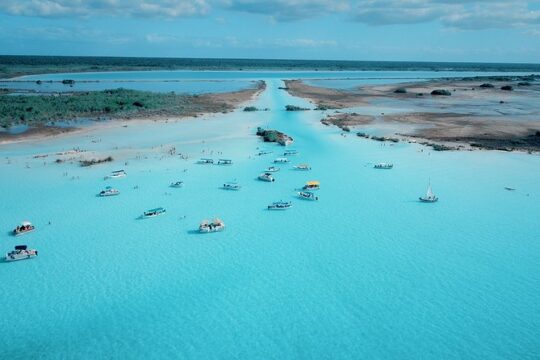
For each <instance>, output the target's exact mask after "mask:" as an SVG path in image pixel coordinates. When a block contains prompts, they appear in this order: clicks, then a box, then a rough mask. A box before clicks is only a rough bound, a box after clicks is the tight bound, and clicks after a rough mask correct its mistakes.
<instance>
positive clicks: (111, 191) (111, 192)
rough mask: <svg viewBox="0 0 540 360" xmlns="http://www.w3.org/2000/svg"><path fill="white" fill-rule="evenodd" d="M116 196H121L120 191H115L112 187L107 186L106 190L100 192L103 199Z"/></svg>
mask: <svg viewBox="0 0 540 360" xmlns="http://www.w3.org/2000/svg"><path fill="white" fill-rule="evenodd" d="M116 195H120V191H119V190H116V189H113V188H112V187H110V186H107V187H106V188H105V190H101V191H100V192H99V196H101V197H105V196H116Z"/></svg>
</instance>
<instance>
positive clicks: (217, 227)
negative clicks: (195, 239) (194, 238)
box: [199, 219, 225, 233]
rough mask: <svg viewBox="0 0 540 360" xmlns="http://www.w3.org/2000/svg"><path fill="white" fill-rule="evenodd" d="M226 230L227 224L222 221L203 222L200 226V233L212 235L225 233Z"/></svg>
mask: <svg viewBox="0 0 540 360" xmlns="http://www.w3.org/2000/svg"><path fill="white" fill-rule="evenodd" d="M224 229H225V223H223V221H222V220H221V219H214V220H212V221H208V220H203V221H202V222H201V224H200V225H199V232H200V233H211V232H218V231H223V230H224Z"/></svg>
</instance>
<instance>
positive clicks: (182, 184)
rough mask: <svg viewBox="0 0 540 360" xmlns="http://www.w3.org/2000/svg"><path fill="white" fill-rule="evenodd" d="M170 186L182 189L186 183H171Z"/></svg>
mask: <svg viewBox="0 0 540 360" xmlns="http://www.w3.org/2000/svg"><path fill="white" fill-rule="evenodd" d="M170 186H171V187H173V188H181V187H183V186H184V182H183V181H176V182H173V183H171V185H170Z"/></svg>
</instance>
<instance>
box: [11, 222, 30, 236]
mask: <svg viewBox="0 0 540 360" xmlns="http://www.w3.org/2000/svg"><path fill="white" fill-rule="evenodd" d="M35 229H36V227H35V226H34V225H32V223H30V221H23V222H22V223H21V225H19V226H17V227H16V228H15V229H13V235H15V236H20V235H24V234H28V233H30V232H32V231H34V230H35Z"/></svg>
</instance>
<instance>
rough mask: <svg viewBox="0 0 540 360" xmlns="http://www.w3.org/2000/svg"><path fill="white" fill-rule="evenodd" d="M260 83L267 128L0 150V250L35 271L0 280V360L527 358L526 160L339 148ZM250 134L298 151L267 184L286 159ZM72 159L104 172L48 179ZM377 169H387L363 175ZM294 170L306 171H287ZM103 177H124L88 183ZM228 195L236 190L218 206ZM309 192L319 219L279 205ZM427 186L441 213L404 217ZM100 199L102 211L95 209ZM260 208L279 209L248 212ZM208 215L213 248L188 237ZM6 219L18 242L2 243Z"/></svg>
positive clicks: (530, 239)
mask: <svg viewBox="0 0 540 360" xmlns="http://www.w3.org/2000/svg"><path fill="white" fill-rule="evenodd" d="M267 83H268V88H267V90H266V91H265V92H264V93H263V94H262V95H261V96H260V97H259V98H258V99H257V100H256V101H254V105H255V106H258V107H268V108H270V109H272V111H269V112H258V113H244V112H241V111H238V112H235V113H230V114H226V115H219V116H208V117H205V118H204V119H201V118H199V119H195V120H187V121H178V122H174V121H169V122H168V123H150V122H148V123H129V122H126V124H127V125H128V126H127V127H123V126H122V125H123V124H118V125H114V126H111V127H108V128H105V127H103V128H97V129H95V130H93V131H91V132H88V133H84V134H71V135H68V136H65V137H61V138H55V139H49V140H46V141H39V142H32V143H27V144H13V145H3V146H2V147H0V155H1V163H0V169H1V170H0V171H1V174H2V176H1V177H0V198H1V199H2V201H1V202H0V211H1V213H2V215H3V216H2V217H0V228H1V229H3V234H1V235H0V238H1V239H2V240H1V241H2V246H1V248H2V250H3V251H7V250H9V249H10V248H12V247H13V246H14V245H16V244H21V243H26V244H28V245H29V246H31V247H35V248H36V249H38V250H39V254H40V255H39V257H38V258H37V259H34V260H30V261H20V262H15V263H0V281H1V283H2V284H3V291H2V297H1V299H2V302H1V304H2V306H1V307H0V319H1V322H2V326H1V327H0V346H1V348H2V350H3V352H2V357H4V358H6V359H30V358H43V359H59V358H66V359H73V358H77V359H96V358H108V359H126V358H130V359H147V358H171V359H172V358H193V359H200V358H220V359H222V358H223V359H231V358H242V359H244V358H247V359H251V358H270V359H284V358H285V359H293V358H294V359H296V358H332V359H358V358H369V359H372V358H375V359H396V358H399V359H419V358H429V359H443V358H444V359H453V358H467V359H535V358H538V357H539V356H540V350H539V349H540V340H539V338H538V333H539V330H540V308H539V306H540V305H539V304H540V290H539V288H538V284H539V283H540V261H539V260H540V258H539V254H540V242H539V241H538V239H539V238H538V233H539V232H540V222H539V221H538V219H539V215H540V201H539V199H540V182H539V181H538V179H539V178H540V157H538V156H537V155H527V154H521V153H500V152H482V151H476V152H432V151H430V150H429V149H428V148H423V147H421V146H418V145H415V144H405V143H399V144H396V145H394V146H389V145H386V146H383V145H381V144H380V143H379V142H374V141H370V140H365V139H360V138H357V137H356V136H354V135H349V136H346V137H343V136H341V135H340V132H339V131H338V130H337V129H335V128H330V127H324V126H323V125H321V124H320V122H319V120H320V116H321V115H320V113H317V112H285V111H283V110H281V109H283V108H284V105H285V104H297V105H301V106H304V105H307V104H306V103H305V101H304V100H301V99H297V98H292V97H290V96H289V95H288V94H287V93H286V92H285V91H282V90H278V87H279V86H283V83H282V82H281V81H280V80H279V79H272V78H270V79H268V80H267ZM257 126H269V127H270V128H277V129H279V130H281V131H284V132H286V133H288V134H290V135H291V136H293V137H294V139H295V144H294V145H293V148H295V149H297V150H298V151H299V155H298V156H296V157H291V161H292V163H291V165H283V164H280V165H279V166H280V167H281V168H282V169H281V171H280V172H278V173H276V174H275V177H276V182H274V183H263V182H259V181H257V180H256V177H257V176H258V174H259V173H260V172H261V171H262V170H263V169H264V168H265V167H267V166H269V165H271V162H272V160H273V159H274V158H275V157H280V156H281V155H282V152H283V150H284V148H283V147H280V146H275V145H269V144H262V143H261V142H260V141H259V139H258V138H257V137H255V136H254V135H253V134H254V132H255V129H256V127H257ZM75 146H76V147H79V148H81V149H84V150H88V151H93V152H95V155H96V156H98V155H99V156H101V155H103V156H104V155H112V156H113V157H114V158H115V162H114V163H110V164H103V165H97V166H93V167H90V168H81V167H79V166H77V164H76V163H75V162H73V163H70V162H66V163H63V164H55V163H54V160H55V159H56V158H58V157H59V156H57V155H54V153H55V152H59V151H66V150H69V149H71V148H73V147H75ZM171 146H174V147H175V148H176V151H177V152H181V153H182V154H184V155H187V156H188V157H189V158H188V159H187V160H184V159H182V158H180V157H179V156H177V155H176V156H171V155H169V154H168V153H167V151H168V150H169V149H170V147H171ZM259 147H264V148H265V149H269V150H273V151H274V153H273V154H271V155H266V156H254V154H255V153H257V152H258V148H259ZM218 152H219V153H218ZM36 154H53V155H49V156H48V157H45V158H37V159H36V158H33V156H34V155H36ZM199 157H213V158H214V159H217V158H221V157H224V158H231V159H233V161H234V165H232V166H223V167H222V166H205V165H198V164H196V161H197V159H198V158H199ZM383 161H384V162H392V163H394V169H393V170H390V171H380V170H374V169H372V165H373V163H376V162H383ZM126 162H127V165H126V164H125V163H126ZM304 162H307V163H309V164H310V165H311V166H312V168H313V170H312V171H311V172H297V171H293V170H291V168H292V165H294V164H296V163H304ZM120 168H124V169H125V170H126V172H127V173H128V176H127V177H126V178H124V179H117V180H114V181H113V180H108V181H105V180H103V176H105V175H107V174H108V173H110V172H111V171H113V170H118V169H120ZM65 173H67V175H66V176H64V174H65ZM234 179H236V181H238V182H239V183H240V184H241V185H242V186H243V188H242V189H241V190H240V191H237V192H234V191H224V190H221V189H219V187H220V186H221V185H222V184H223V183H224V182H226V181H232V180H234ZM177 180H183V181H184V183H185V185H184V187H183V188H181V189H172V188H169V187H168V185H169V184H170V183H171V182H173V181H177ZM307 180H320V181H321V190H320V191H319V192H318V196H319V197H320V201H318V202H307V201H301V200H299V199H297V198H296V197H295V192H294V191H293V190H294V189H295V188H297V187H299V186H301V185H302V184H303V183H304V182H305V181H307ZM429 181H431V184H432V185H433V190H434V192H435V193H436V194H437V195H438V196H439V197H440V201H439V202H438V203H436V204H421V203H419V202H418V201H416V200H417V198H418V196H420V195H422V194H423V193H424V192H425V189H426V186H427V184H428V182H429ZM107 185H112V186H114V187H116V188H118V189H119V190H120V191H121V194H120V196H117V197H112V198H98V197H96V194H97V193H98V192H99V191H100V190H102V189H103V188H104V187H105V186H107ZM136 186H137V187H138V188H137V189H134V187H136ZM505 186H511V187H514V188H516V191H513V192H509V191H505V190H504V187H505ZM278 200H285V201H288V200H291V201H293V208H292V209H290V210H287V211H282V212H280V211H275V212H271V211H267V210H265V208H266V206H267V205H268V204H269V203H271V202H273V201H278ZM159 206H163V207H165V208H166V209H167V214H165V215H163V216H161V217H158V218H154V219H147V220H137V219H136V218H137V217H138V216H139V215H141V214H142V212H143V211H144V210H146V209H151V208H154V207H159ZM215 216H219V217H220V218H222V219H223V221H224V222H225V224H226V226H227V228H226V230H225V231H224V232H222V233H215V234H203V235H200V234H196V233H194V232H193V230H195V229H196V228H197V226H198V224H199V222H200V221H201V220H202V219H205V218H211V217H215ZM22 220H30V221H32V222H33V223H34V224H35V225H36V227H37V230H36V231H35V233H33V234H29V235H26V236H25V237H21V238H16V239H15V238H13V237H11V236H9V235H8V231H9V230H10V229H12V228H13V227H14V226H15V225H16V224H17V223H19V222H20V221H22ZM49 221H50V222H51V224H50V225H48V223H49Z"/></svg>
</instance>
